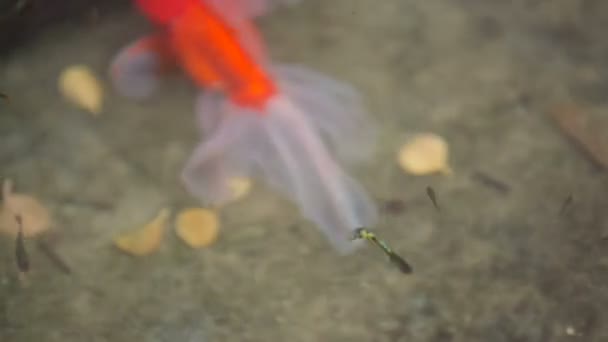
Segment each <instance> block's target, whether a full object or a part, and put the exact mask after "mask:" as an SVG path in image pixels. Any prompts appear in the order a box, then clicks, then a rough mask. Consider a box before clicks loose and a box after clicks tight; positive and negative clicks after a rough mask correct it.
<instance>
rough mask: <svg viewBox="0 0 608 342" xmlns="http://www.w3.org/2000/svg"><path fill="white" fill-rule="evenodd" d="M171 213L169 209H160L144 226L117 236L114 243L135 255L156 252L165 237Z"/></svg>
mask: <svg viewBox="0 0 608 342" xmlns="http://www.w3.org/2000/svg"><path fill="white" fill-rule="evenodd" d="M169 215H170V211H169V209H167V208H164V209H162V210H160V212H159V213H158V214H157V215H156V217H154V219H153V220H152V221H150V222H148V223H147V224H145V225H144V226H143V227H141V228H139V229H136V230H133V231H131V232H127V233H125V234H123V235H120V236H118V237H116V238H115V239H114V245H116V247H118V249H120V250H121V251H123V252H125V253H127V254H131V255H134V256H146V255H150V254H152V253H154V252H156V251H157V250H158V249H159V248H160V244H161V242H162V239H163V237H164V233H165V229H166V226H167V220H168V219H169Z"/></svg>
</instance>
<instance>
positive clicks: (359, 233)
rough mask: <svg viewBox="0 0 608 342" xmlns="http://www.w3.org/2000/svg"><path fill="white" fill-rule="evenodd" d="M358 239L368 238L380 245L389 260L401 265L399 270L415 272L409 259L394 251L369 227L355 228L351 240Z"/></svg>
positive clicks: (398, 265) (406, 272)
mask: <svg viewBox="0 0 608 342" xmlns="http://www.w3.org/2000/svg"><path fill="white" fill-rule="evenodd" d="M358 239H365V240H368V241H370V242H371V243H373V244H374V245H376V246H378V247H379V248H380V249H382V251H383V252H384V254H386V255H387V256H388V259H389V261H390V262H392V263H393V264H395V265H396V266H397V267H399V270H400V271H401V272H402V273H405V274H409V273H412V272H413V269H412V266H410V264H408V263H407V261H405V260H404V259H403V258H402V257H400V256H399V255H398V254H397V253H395V251H393V249H392V248H390V247H389V246H388V245H387V244H386V242H384V241H382V240H380V239H378V237H377V236H376V234H374V233H372V232H371V231H369V230H367V228H357V229H355V231H354V232H353V237H352V238H351V240H358Z"/></svg>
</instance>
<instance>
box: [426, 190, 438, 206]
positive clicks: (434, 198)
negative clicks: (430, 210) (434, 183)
mask: <svg viewBox="0 0 608 342" xmlns="http://www.w3.org/2000/svg"><path fill="white" fill-rule="evenodd" d="M426 194H427V195H428V196H429V198H430V199H431V202H433V206H434V207H435V209H437V211H441V209H440V208H439V204H437V196H436V195H435V190H433V188H431V187H430V186H427V187H426Z"/></svg>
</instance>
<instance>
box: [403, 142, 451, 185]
mask: <svg viewBox="0 0 608 342" xmlns="http://www.w3.org/2000/svg"><path fill="white" fill-rule="evenodd" d="M398 162H399V165H400V166H401V168H402V169H403V170H404V171H405V172H408V173H411V174H414V175H425V174H431V173H436V172H441V173H445V174H451V173H452V169H451V168H450V166H449V163H448V144H447V142H446V141H445V140H444V139H443V138H442V137H440V136H438V135H436V134H433V133H421V134H417V135H416V136H414V137H413V138H412V139H411V140H410V141H408V142H407V143H406V144H404V145H403V146H402V147H401V149H400V150H399V155H398Z"/></svg>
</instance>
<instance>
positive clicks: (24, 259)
mask: <svg viewBox="0 0 608 342" xmlns="http://www.w3.org/2000/svg"><path fill="white" fill-rule="evenodd" d="M15 220H16V221H17V225H18V228H19V230H18V231H17V239H16V241H15V258H16V260H17V267H18V268H19V271H20V272H22V273H27V272H28V271H29V270H30V261H29V259H28V256H27V251H26V250H25V243H24V239H23V221H22V219H21V215H16V216H15Z"/></svg>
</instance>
